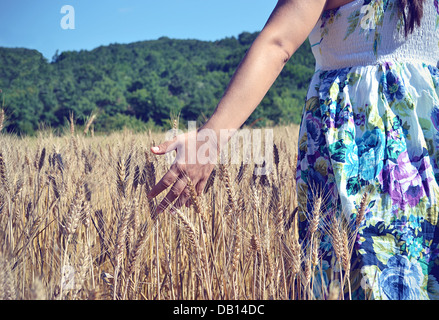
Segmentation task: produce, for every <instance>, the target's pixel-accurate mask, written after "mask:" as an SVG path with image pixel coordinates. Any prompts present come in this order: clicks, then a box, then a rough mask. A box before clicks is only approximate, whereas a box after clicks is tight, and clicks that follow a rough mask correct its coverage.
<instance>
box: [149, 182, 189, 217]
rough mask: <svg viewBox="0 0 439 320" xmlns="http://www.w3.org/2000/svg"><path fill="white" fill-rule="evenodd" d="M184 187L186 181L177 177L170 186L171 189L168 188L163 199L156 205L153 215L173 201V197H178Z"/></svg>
mask: <svg viewBox="0 0 439 320" xmlns="http://www.w3.org/2000/svg"><path fill="white" fill-rule="evenodd" d="M185 188H186V182H185V181H184V180H183V179H178V180H177V182H175V184H174V185H173V186H172V188H171V190H169V192H168V194H167V195H166V196H165V197H164V198H163V200H162V201H161V202H160V204H159V205H158V207H157V209H156V212H155V215H158V214H160V213H161V212H163V211H164V210H165V209H166V208H167V207H168V206H169V205H170V204H171V203H173V202H174V200H175V199H177V198H178V197H180V195H181V194H182V193H183V190H184V189H185Z"/></svg>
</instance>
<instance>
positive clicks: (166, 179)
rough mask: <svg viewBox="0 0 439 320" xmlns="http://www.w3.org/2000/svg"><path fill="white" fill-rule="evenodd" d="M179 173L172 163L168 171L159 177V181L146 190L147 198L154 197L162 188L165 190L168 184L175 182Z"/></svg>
mask: <svg viewBox="0 0 439 320" xmlns="http://www.w3.org/2000/svg"><path fill="white" fill-rule="evenodd" d="M179 175H180V173H179V172H178V169H177V166H175V165H172V166H171V168H169V171H168V172H166V174H165V175H164V176H163V177H162V178H161V179H160V181H159V182H158V183H157V184H156V185H155V186H153V187H152V188H151V190H149V192H148V198H149V199H151V198H155V197H156V196H157V195H159V194H160V193H161V192H162V191H163V190H166V189H167V188H168V187H169V186H170V185H172V184H173V183H175V181H177V179H178V177H179Z"/></svg>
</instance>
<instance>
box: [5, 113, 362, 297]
mask: <svg viewBox="0 0 439 320" xmlns="http://www.w3.org/2000/svg"><path fill="white" fill-rule="evenodd" d="M89 120H90V123H91V121H92V120H93V117H91V118H90V119H89ZM69 122H70V134H69V135H66V136H61V137H55V136H53V135H52V134H51V133H41V134H39V136H38V137H37V138H25V137H23V138H18V137H14V136H10V135H7V134H2V135H0V145H1V148H0V180H1V186H0V236H1V237H2V241H1V242H0V284H1V286H0V298H1V299H72V300H74V299H77V300H82V299H148V300H153V299H191V300H192V299H320V298H324V299H325V298H326V299H328V298H330V299H333V298H337V299H339V298H342V294H341V292H344V291H349V289H348V288H347V286H349V285H350V284H349V281H348V278H349V271H350V265H349V263H350V260H349V258H350V255H351V254H352V247H353V239H354V238H355V234H351V233H350V231H349V230H348V229H347V228H346V226H344V225H343V223H341V222H340V221H339V220H337V219H336V218H335V217H333V218H332V219H333V220H329V221H328V219H330V218H328V217H325V216H324V215H323V212H324V209H325V208H324V205H323V204H324V202H325V198H324V197H322V196H318V195H317V196H316V197H315V200H314V201H315V203H314V206H313V210H312V212H310V213H309V215H308V217H307V218H308V219H309V225H310V228H309V230H310V234H311V240H312V241H311V242H309V244H310V245H309V246H308V247H304V245H303V244H302V242H301V239H299V237H298V232H297V222H298V219H299V218H298V213H297V212H298V211H297V199H296V192H295V175H296V173H295V164H296V163H297V151H296V144H297V143H296V142H297V129H298V128H297V126H290V127H276V128H274V130H275V134H274V138H275V141H274V146H273V152H274V161H273V163H274V169H275V170H273V171H272V172H271V173H268V174H265V175H257V174H256V173H255V172H256V170H257V169H258V166H257V165H253V164H251V163H247V162H246V163H244V162H241V163H240V164H239V165H235V164H232V163H229V162H227V161H222V162H221V163H220V164H218V165H217V167H215V168H214V170H213V171H212V173H211V175H210V177H209V179H208V180H207V183H206V185H205V187H204V193H203V194H202V195H199V196H198V195H197V193H196V190H195V186H194V185H193V183H192V182H191V181H190V180H187V184H188V185H187V192H188V195H189V197H190V205H189V206H188V207H182V208H180V209H176V208H174V209H173V210H172V211H171V210H165V211H164V212H163V213H161V214H160V215H158V216H154V215H153V214H154V212H155V209H156V207H157V204H158V203H160V201H161V199H162V198H163V197H164V196H165V194H166V192H164V194H163V195H160V196H159V197H158V198H157V199H149V198H148V197H147V193H148V192H149V190H150V189H151V188H152V187H153V186H154V185H155V184H156V181H158V180H157V179H159V178H160V177H161V176H163V174H165V173H166V171H167V170H168V168H169V163H167V161H166V159H165V157H156V156H153V155H152V154H151V153H150V152H149V148H150V146H152V145H155V144H156V141H163V139H164V134H163V133H153V132H148V134H133V133H131V132H129V131H123V132H120V133H113V134H111V135H108V136H100V135H95V136H93V135H92V136H90V135H87V134H86V133H87V130H88V128H91V127H90V126H89V127H88V128H87V130H84V131H83V132H80V133H79V134H77V133H75V124H74V116H73V114H71V115H70V119H69ZM177 129H178V122H177V121H176V120H175V121H173V130H174V132H175V133H177ZM292 136H293V139H291V137H292ZM252 170H253V172H252ZM367 200H368V197H367V195H365V196H364V197H363V199H362V202H361V204H360V209H359V212H358V214H357V217H356V220H355V221H354V222H353V223H352V224H353V225H354V226H355V228H354V229H355V232H358V231H359V229H360V225H361V222H362V220H363V219H364V213H365V209H366V207H367ZM171 207H172V206H171ZM329 222H330V223H329ZM325 233H327V234H329V235H330V237H331V239H332V243H333V246H334V249H335V253H336V257H337V261H338V262H337V263H336V268H339V269H340V270H339V271H340V277H339V278H337V281H338V282H337V281H336V282H337V283H335V284H334V283H331V284H330V285H328V287H323V285H322V284H318V285H317V283H318V281H317V277H318V276H319V274H318V273H319V272H320V271H319V270H320V269H319V268H320V267H321V260H320V259H321V258H322V256H321V254H320V252H319V250H318V248H319V244H320V241H321V239H322V237H323V234H325ZM337 270H338V269H337ZM316 292H320V295H316V294H315V293H316Z"/></svg>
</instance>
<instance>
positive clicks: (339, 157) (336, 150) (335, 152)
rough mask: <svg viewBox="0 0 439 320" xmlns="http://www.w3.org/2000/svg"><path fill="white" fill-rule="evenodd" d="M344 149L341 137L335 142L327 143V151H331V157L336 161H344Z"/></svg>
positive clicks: (345, 147)
mask: <svg viewBox="0 0 439 320" xmlns="http://www.w3.org/2000/svg"><path fill="white" fill-rule="evenodd" d="M346 149H347V146H346V145H345V143H344V141H343V139H340V140H338V141H337V142H335V143H333V144H331V145H329V152H330V153H331V159H333V160H335V161H337V162H342V163H344V162H345V158H346Z"/></svg>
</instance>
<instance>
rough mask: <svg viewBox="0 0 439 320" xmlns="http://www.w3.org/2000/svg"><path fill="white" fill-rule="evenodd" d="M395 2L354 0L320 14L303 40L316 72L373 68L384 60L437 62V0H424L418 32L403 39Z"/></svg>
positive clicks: (438, 20) (438, 14)
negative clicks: (308, 45)
mask: <svg viewBox="0 0 439 320" xmlns="http://www.w3.org/2000/svg"><path fill="white" fill-rule="evenodd" d="M402 21H403V20H402V16H401V15H399V14H398V8H397V0H354V1H352V2H350V3H348V4H346V5H344V6H341V7H339V8H337V9H334V10H328V11H325V12H324V13H323V14H322V16H321V18H320V20H319V21H318V22H317V24H316V26H315V27H314V29H313V30H312V32H311V34H310V36H309V40H310V43H311V46H312V51H313V54H314V56H315V59H316V69H319V70H332V69H340V68H344V67H350V66H365V65H374V64H377V63H381V62H386V61H388V60H391V61H393V60H397V61H401V62H405V61H422V62H424V63H427V64H431V65H434V66H436V65H437V63H438V60H439V8H438V0H426V2H425V4H424V15H423V19H422V27H421V28H416V29H415V31H414V32H413V33H412V34H411V35H409V36H408V37H407V38H405V35H404V30H403V24H402Z"/></svg>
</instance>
